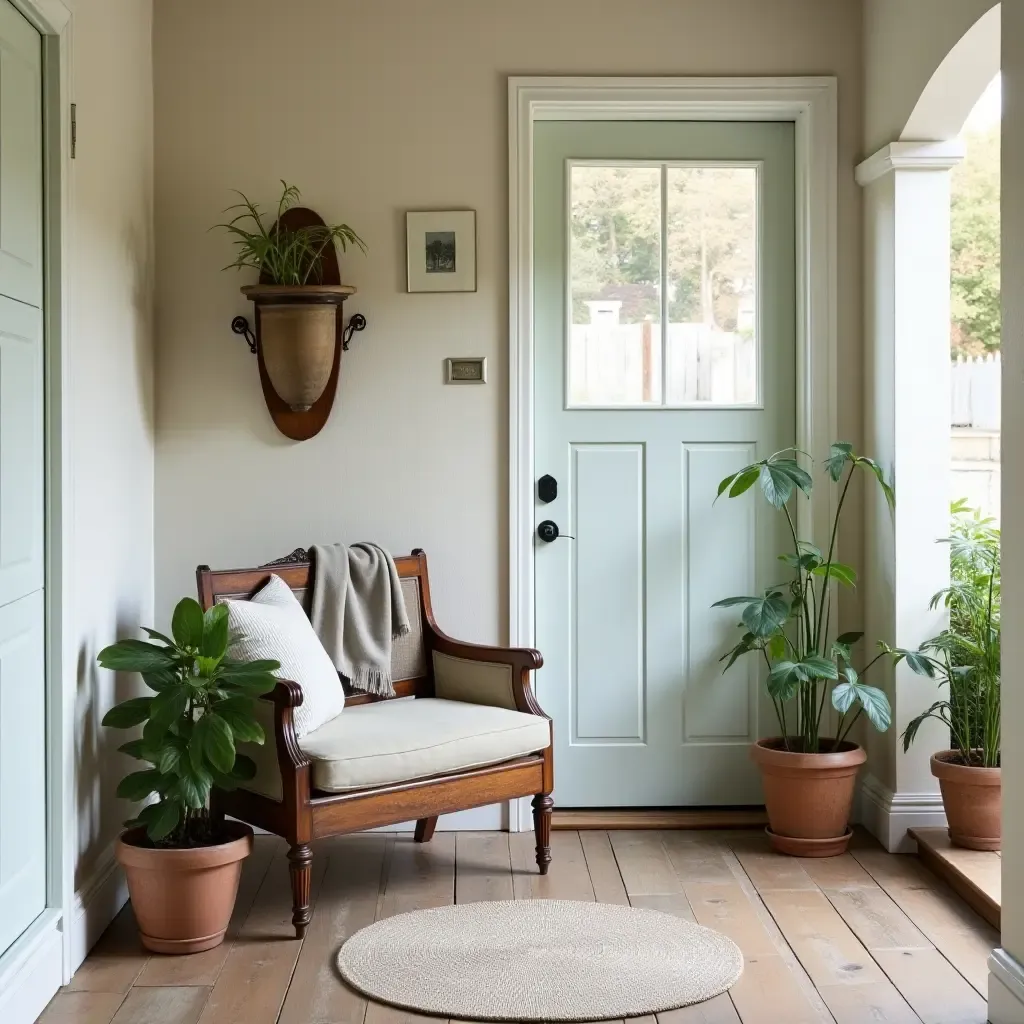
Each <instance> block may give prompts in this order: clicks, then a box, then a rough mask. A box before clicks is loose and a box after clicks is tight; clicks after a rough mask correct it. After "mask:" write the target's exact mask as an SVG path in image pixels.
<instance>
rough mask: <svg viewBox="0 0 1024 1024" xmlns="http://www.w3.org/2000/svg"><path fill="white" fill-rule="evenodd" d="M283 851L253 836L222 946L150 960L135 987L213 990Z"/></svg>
mask: <svg viewBox="0 0 1024 1024" xmlns="http://www.w3.org/2000/svg"><path fill="white" fill-rule="evenodd" d="M285 848H286V844H285V841H284V840H283V839H280V838H278V837H277V836H256V837H255V842H254V843H253V851H252V853H251V854H250V855H249V857H247V858H246V860H245V863H244V864H243V865H242V877H241V879H240V880H239V883H238V896H237V897H236V899H235V909H234V911H233V913H232V914H231V922H230V924H229V925H228V931H227V935H226V936H225V939H224V942H222V943H221V945H219V946H215V947H214V948H213V949H207V950H205V951H204V952H202V953H192V954H190V955H188V956H153V957H150V958H149V962H148V963H147V964H146V966H145V968H144V970H143V971H142V973H141V974H140V975H139V976H138V978H137V979H136V981H135V984H136V985H162V986H167V985H194V986H207V987H209V986H212V985H215V984H216V982H217V977H218V976H219V975H220V972H221V968H222V967H223V966H224V961H225V960H226V959H227V956H228V952H229V951H230V949H231V944H232V942H233V941H234V939H235V936H237V935H238V933H239V930H240V929H241V927H242V925H243V924H244V923H245V919H246V918H247V917H248V916H249V911H250V910H251V909H252V905H253V903H254V902H255V900H256V894H257V893H258V892H259V890H260V887H261V886H262V885H263V880H264V878H266V877H267V871H268V870H269V869H270V863H271V861H272V860H273V859H274V857H275V856H279V855H281V854H282V853H283V851H284V850H285Z"/></svg>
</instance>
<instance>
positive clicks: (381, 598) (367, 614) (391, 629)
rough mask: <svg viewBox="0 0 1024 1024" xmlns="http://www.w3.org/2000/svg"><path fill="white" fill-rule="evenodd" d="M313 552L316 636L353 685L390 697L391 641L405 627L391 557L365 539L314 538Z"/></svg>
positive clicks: (312, 615) (406, 620)
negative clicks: (354, 541)
mask: <svg viewBox="0 0 1024 1024" xmlns="http://www.w3.org/2000/svg"><path fill="white" fill-rule="evenodd" d="M311 554H312V559H313V604H312V610H311V612H310V620H311V621H312V623H313V629H314V630H316V633H317V636H319V637H320V642H321V643H322V644H323V645H324V648H325V650H326V651H327V653H328V654H329V655H330V657H331V660H332V661H333V662H334V665H335V667H336V668H337V670H338V671H339V672H340V673H341V675H342V676H344V678H345V679H346V680H348V683H349V685H350V686H351V687H352V689H354V690H363V691H365V692H367V693H374V694H378V695H380V696H383V697H393V696H394V694H395V688H394V686H393V685H392V681H391V641H392V640H395V639H397V638H398V637H400V636H405V635H406V634H407V633H408V632H409V616H408V614H407V612H406V610H405V599H404V597H403V596H402V584H401V582H400V580H399V578H398V570H397V569H396V568H395V560H394V559H393V558H392V557H391V555H389V554H388V552H387V551H385V550H384V549H383V548H382V547H379V546H378V545H376V544H369V543H366V542H361V543H359V544H352V545H351V546H346V545H344V544H329V545H321V544H316V545H314V546H313V547H312V549H311Z"/></svg>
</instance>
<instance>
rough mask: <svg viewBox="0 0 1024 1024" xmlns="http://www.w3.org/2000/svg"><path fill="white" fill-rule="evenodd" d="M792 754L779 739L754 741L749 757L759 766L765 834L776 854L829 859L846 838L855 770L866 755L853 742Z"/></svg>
mask: <svg viewBox="0 0 1024 1024" xmlns="http://www.w3.org/2000/svg"><path fill="white" fill-rule="evenodd" d="M822 746H823V747H824V748H825V750H826V751H827V752H826V753H819V754H797V753H791V752H789V751H788V750H786V749H785V748H784V744H783V741H782V740H781V739H777V738H773V739H763V740H758V742H757V743H755V744H754V745H753V746H752V747H751V748H750V756H751V758H752V759H753V760H754V761H755V762H756V763H757V765H758V766H759V767H760V769H761V780H762V782H763V784H764V803H765V808H766V810H767V811H768V822H769V826H770V827H769V829H768V834H769V836H770V838H771V841H772V846H773V847H774V848H775V849H776V850H778V851H779V853H788V854H791V855H792V856H798V857H799V856H803V857H833V856H835V855H837V854H840V853H842V852H843V851H844V850H845V849H846V846H847V844H848V843H849V841H850V835H851V833H850V831H849V829H848V827H847V826H848V824H849V821H850V810H851V808H852V806H853V791H854V786H855V784H856V782H857V772H858V770H859V769H860V766H861V765H862V764H863V763H864V762H865V760H867V754H865V753H864V751H863V750H862V749H861V748H860V747H859V746H857V744H856V743H849V742H843V743H841V744H840V746H839V750H837V751H832V750H831V747H832V741H831V740H822Z"/></svg>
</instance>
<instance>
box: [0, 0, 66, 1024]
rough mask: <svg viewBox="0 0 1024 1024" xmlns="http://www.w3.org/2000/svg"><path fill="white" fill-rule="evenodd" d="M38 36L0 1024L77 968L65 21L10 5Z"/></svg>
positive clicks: (26, 0) (44, 998)
mask: <svg viewBox="0 0 1024 1024" xmlns="http://www.w3.org/2000/svg"><path fill="white" fill-rule="evenodd" d="M12 2H13V3H14V6H15V7H17V8H18V9H19V10H20V11H21V13H22V14H24V15H25V17H26V18H28V20H29V21H30V22H32V24H33V25H35V27H36V28H37V29H38V30H39V32H40V33H41V34H42V36H43V179H44V181H43V188H44V192H43V195H44V223H43V231H44V246H45V260H44V292H43V325H44V326H43V329H44V374H45V381H44V388H45V408H46V421H45V431H46V435H45V460H46V465H45V495H46V497H45V514H46V527H45V529H46V533H45V538H46V539H45V544H46V575H45V589H46V626H45V628H46V742H47V784H46V802H47V807H46V827H47V854H46V856H47V880H46V910H45V911H44V913H43V914H42V915H40V917H38V918H37V919H36V921H35V922H34V923H33V924H32V925H31V926H30V928H29V929H28V931H26V932H25V934H24V935H22V936H21V938H19V939H18V941H17V942H15V944H14V946H13V947H11V949H10V950H9V951H8V952H7V954H5V955H4V957H3V958H2V959H0V1019H2V1020H4V1021H11V1024H20V1022H21V1021H22V1020H25V1021H32V1020H34V1019H35V1017H36V1016H37V1015H38V1013H39V1012H40V1011H41V1010H42V1008H43V1006H45V1005H46V1003H47V1002H48V1001H49V999H50V997H51V996H52V995H53V993H54V991H56V988H57V986H59V985H60V984H61V983H62V982H66V981H68V980H70V977H71V974H72V973H73V971H74V969H75V967H77V963H75V964H73V963H72V962H71V961H72V957H71V945H70V943H71V932H70V929H69V928H68V927H67V922H68V920H69V918H70V915H71V911H72V908H73V904H74V863H75V856H76V848H75V847H76V835H75V813H76V812H75V799H74V764H75V737H74V713H73V701H74V697H75V685H74V679H73V678H72V679H71V680H69V681H68V682H67V685H65V672H66V671H73V670H74V666H75V652H74V650H73V649H71V650H68V649H67V647H68V644H69V643H70V638H71V637H72V636H73V633H72V630H71V628H70V626H71V623H70V595H71V593H72V590H71V582H70V579H69V572H70V566H71V559H70V541H71V511H72V509H71V502H70V494H71V475H70V474H71V457H70V437H69V429H68V425H67V422H66V418H65V416H64V410H65V409H66V408H67V402H68V397H67V396H68V394H69V386H68V382H69V374H68V352H69V348H70V346H69V344H68V338H69V323H70V321H69V316H68V294H69V283H70V275H69V268H70V263H69V259H68V252H69V237H68V227H69V225H70V217H69V209H70V202H71V196H70V182H71V174H70V159H71V150H70V136H71V132H70V103H71V81H72V78H71V74H72V60H71V55H72V44H71V40H72V23H73V18H72V13H71V10H70V9H69V7H68V6H67V5H66V4H65V3H64V2H63V0H12Z"/></svg>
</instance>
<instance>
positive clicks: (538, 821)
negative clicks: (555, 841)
mask: <svg viewBox="0 0 1024 1024" xmlns="http://www.w3.org/2000/svg"><path fill="white" fill-rule="evenodd" d="M554 806H555V801H554V800H552V799H551V797H550V796H548V794H547V793H538V794H537V795H536V796H535V797H534V798H533V831H534V833H535V835H536V836H537V867H538V868H540V873H541V874H542V875H546V874H547V873H548V865H549V864H550V863H551V808H552V807H554Z"/></svg>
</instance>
